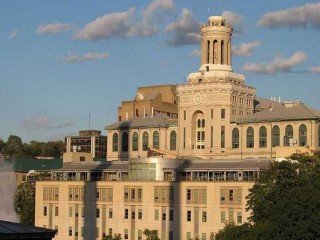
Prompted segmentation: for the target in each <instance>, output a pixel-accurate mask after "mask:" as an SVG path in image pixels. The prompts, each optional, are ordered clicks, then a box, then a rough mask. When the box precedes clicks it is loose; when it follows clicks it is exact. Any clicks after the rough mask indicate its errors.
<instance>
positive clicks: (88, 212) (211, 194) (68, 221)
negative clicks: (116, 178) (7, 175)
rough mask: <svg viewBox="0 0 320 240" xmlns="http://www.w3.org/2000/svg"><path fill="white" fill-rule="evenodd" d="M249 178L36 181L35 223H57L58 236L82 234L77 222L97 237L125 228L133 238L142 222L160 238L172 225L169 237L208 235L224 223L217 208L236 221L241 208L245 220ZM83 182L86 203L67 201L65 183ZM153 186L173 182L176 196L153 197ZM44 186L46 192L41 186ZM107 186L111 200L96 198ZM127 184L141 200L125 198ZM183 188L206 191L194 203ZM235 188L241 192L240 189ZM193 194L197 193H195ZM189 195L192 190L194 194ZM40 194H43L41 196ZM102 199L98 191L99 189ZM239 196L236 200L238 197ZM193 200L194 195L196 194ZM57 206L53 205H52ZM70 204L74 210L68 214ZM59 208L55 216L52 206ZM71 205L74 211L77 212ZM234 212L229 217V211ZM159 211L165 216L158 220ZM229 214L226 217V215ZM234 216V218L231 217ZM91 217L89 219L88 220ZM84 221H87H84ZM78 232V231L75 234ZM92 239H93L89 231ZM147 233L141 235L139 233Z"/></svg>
mask: <svg viewBox="0 0 320 240" xmlns="http://www.w3.org/2000/svg"><path fill="white" fill-rule="evenodd" d="M252 185H253V183H250V182H179V183H171V182H96V183H93V182H37V187H36V216H35V217H36V226H39V227H47V228H53V229H54V228H58V232H59V233H58V235H57V236H56V238H55V239H56V240H66V239H83V237H81V228H82V227H85V229H84V232H91V233H92V234H94V232H95V229H96V228H99V230H98V231H97V232H98V236H97V239H102V234H103V233H106V234H108V232H109V229H110V228H111V229H112V233H120V234H121V235H122V236H124V229H128V233H129V238H128V239H137V238H138V231H139V230H142V231H143V230H144V229H146V228H149V229H156V230H158V231H159V236H160V238H161V239H162V240H165V239H169V232H170V231H172V233H173V239H187V234H188V232H189V233H190V235H191V237H192V238H193V237H197V236H202V234H206V236H207V238H209V236H210V234H211V233H212V232H217V231H218V230H219V229H221V228H223V227H224V226H225V223H223V222H221V212H225V217H226V219H225V221H226V222H230V221H234V222H235V223H236V224H240V222H239V223H237V214H238V213H239V214H240V213H241V214H242V222H244V221H246V219H247V218H248V217H249V215H250V214H249V213H248V212H246V210H245V205H246V199H245V197H246V196H247V195H248V189H250V188H251V187H252ZM50 187H51V188H52V189H58V197H56V198H55V197H54V196H53V197H52V198H50V197H48V193H49V191H48V189H50ZM71 187H73V188H76V187H77V188H80V189H81V188H83V189H86V191H88V193H89V192H90V194H91V195H93V198H92V197H91V201H90V199H88V196H86V195H85V194H84V195H85V196H84V199H86V205H84V202H83V200H81V193H80V192H78V193H77V194H79V196H78V198H79V200H73V201H69V188H71ZM155 187H165V189H166V188H167V189H170V187H171V188H173V192H174V201H173V203H172V202H171V203H170V201H165V203H155V200H154V198H155V196H154V194H155V193H154V189H155ZM45 188H46V192H47V193H46V194H44V189H45ZM101 188H111V189H113V190H112V195H113V200H112V201H111V202H107V201H97V202H95V200H96V199H95V197H94V196H96V194H95V192H96V189H101ZM125 188H140V189H142V200H141V202H138V201H135V202H124V189H125ZM187 189H191V190H192V191H193V189H196V190H199V189H205V191H206V197H204V198H203V199H205V200H204V201H203V200H201V201H200V200H199V201H200V203H195V202H193V201H192V200H191V201H187ZM230 190H232V191H233V202H229V198H230V196H229V195H230V192H229V191H230ZM221 191H225V193H226V195H225V201H226V203H223V202H221V196H222V195H221ZM238 191H239V192H238ZM194 194H195V193H194ZM194 194H193V196H196V195H194ZM44 195H46V197H45V199H46V200H44ZM99 197H100V198H99V199H100V200H101V198H102V196H101V194H100V195H99ZM238 198H239V201H240V202H238V201H237V200H238ZM194 201H196V200H194ZM44 207H46V213H47V214H46V216H44V211H45V210H44ZM56 207H57V208H58V210H55V208H56ZM70 208H72V213H71V215H70V216H69V213H70ZM82 208H84V212H85V217H81V215H82V214H81V211H82ZM96 208H99V209H100V210H99V211H100V214H99V215H100V216H99V218H96ZM109 209H112V212H113V214H112V215H113V216H112V218H109ZM125 209H128V211H129V216H128V219H124V214H125ZM140 210H141V211H142V219H138V212H139V211H140ZM156 210H157V211H159V219H158V220H155V214H156V213H155V211H156ZM170 210H173V221H170V220H169V215H170ZM56 211H58V216H55V212H56ZM75 211H77V212H78V217H75V216H76V214H75ZM132 211H135V219H132ZM187 211H191V220H190V221H188V219H187ZM204 211H205V212H206V215H207V220H206V222H202V212H204ZM232 213H233V217H232ZM163 214H165V215H166V216H165V217H166V220H162V217H163ZM229 218H230V219H229ZM231 218H233V219H231ZM89 220H90V221H89ZM87 221H89V222H90V225H88V224H87V223H88V222H87ZM69 228H70V229H72V236H69ZM76 231H77V232H78V236H75V235H76V233H75V232H76ZM90 239H95V238H94V235H91V237H90ZM143 239H145V238H143Z"/></svg>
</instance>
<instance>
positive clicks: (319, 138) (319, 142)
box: [318, 126, 320, 147]
mask: <svg viewBox="0 0 320 240" xmlns="http://www.w3.org/2000/svg"><path fill="white" fill-rule="evenodd" d="M318 146H319V147H320V126H319V127H318Z"/></svg>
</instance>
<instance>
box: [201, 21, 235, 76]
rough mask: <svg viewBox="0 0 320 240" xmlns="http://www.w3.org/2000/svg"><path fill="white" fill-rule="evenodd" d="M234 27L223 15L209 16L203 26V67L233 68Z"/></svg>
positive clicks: (212, 68)
mask: <svg viewBox="0 0 320 240" xmlns="http://www.w3.org/2000/svg"><path fill="white" fill-rule="evenodd" d="M232 31H233V30H232V27H231V25H230V24H229V23H226V21H225V19H224V18H223V17H222V16H212V17H209V19H208V22H207V23H206V24H202V27H201V67H206V68H207V67H209V70H226V71H232V69H231V36H232Z"/></svg>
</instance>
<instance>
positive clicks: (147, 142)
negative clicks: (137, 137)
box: [142, 132, 149, 151]
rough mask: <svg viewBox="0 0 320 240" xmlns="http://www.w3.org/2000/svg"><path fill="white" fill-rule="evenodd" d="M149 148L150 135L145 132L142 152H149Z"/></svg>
mask: <svg viewBox="0 0 320 240" xmlns="http://www.w3.org/2000/svg"><path fill="white" fill-rule="evenodd" d="M148 146H149V134H148V133H147V132H144V133H143V134H142V151H147V150H148Z"/></svg>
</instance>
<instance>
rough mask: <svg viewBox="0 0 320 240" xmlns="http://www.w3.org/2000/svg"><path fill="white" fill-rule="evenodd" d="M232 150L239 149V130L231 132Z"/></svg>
mask: <svg viewBox="0 0 320 240" xmlns="http://www.w3.org/2000/svg"><path fill="white" fill-rule="evenodd" d="M232 148H239V129H238V128H234V129H233V130H232Z"/></svg>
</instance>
